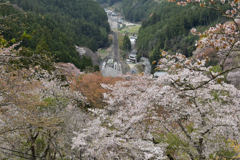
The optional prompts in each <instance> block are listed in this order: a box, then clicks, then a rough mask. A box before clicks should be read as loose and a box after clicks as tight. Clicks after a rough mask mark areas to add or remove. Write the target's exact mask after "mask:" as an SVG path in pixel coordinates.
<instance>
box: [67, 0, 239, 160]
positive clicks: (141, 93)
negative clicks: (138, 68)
mask: <svg viewBox="0 0 240 160" xmlns="http://www.w3.org/2000/svg"><path fill="white" fill-rule="evenodd" d="M187 3H194V4H199V5H200V6H201V7H206V8H210V9H215V10H218V11H220V12H222V13H223V15H224V16H227V17H229V18H230V19H231V20H232V21H230V22H227V23H225V24H218V25H216V27H211V28H210V29H209V30H207V31H205V32H204V33H199V32H197V31H196V29H192V30H191V32H192V33H193V34H196V35H199V36H200V40H199V41H198V42H197V43H196V46H197V47H208V48H209V47H210V48H214V49H216V50H217V51H219V52H220V59H221V60H220V64H219V65H220V67H221V70H222V71H221V72H213V71H212V70H211V68H212V67H205V63H206V62H207V61H209V60H210V59H209V57H208V56H207V55H206V54H204V53H202V54H201V59H198V58H197V59H193V58H186V57H185V56H183V55H182V54H180V53H177V54H176V55H173V56H171V55H168V54H167V52H165V51H164V52H162V55H161V56H162V59H161V60H160V61H159V62H158V69H161V70H166V71H168V74H167V75H165V76H163V77H160V78H158V79H151V78H149V77H145V76H136V77H131V76H130V77H128V78H127V79H128V80H126V81H119V82H117V83H116V84H115V85H102V87H103V88H106V89H108V90H111V92H109V93H107V94H105V99H106V102H107V103H108V105H107V107H106V108H105V109H96V110H90V111H91V112H92V113H93V115H94V117H95V118H94V120H93V121H92V122H91V121H90V122H89V123H88V127H87V128H85V129H83V130H80V131H77V133H76V137H75V138H73V145H72V146H73V148H78V149H81V150H82V151H83V152H82V153H83V154H82V156H83V157H90V158H92V159H94V158H99V159H112V158H118V159H127V158H133V159H134V158H136V159H138V158H139V159H164V158H166V157H168V158H169V159H192V160H194V159H199V160H204V159H214V158H234V157H236V156H237V154H238V153H236V151H235V152H234V150H233V148H232V147H231V144H230V143H229V141H228V140H229V139H231V140H233V141H239V140H240V137H239V135H240V134H239V131H240V128H239V127H240V126H239V125H240V121H239V118H240V117H239V115H240V114H239V111H240V110H239V107H240V91H239V90H238V89H237V88H235V87H234V86H233V85H231V84H228V83H226V82H225V81H224V79H225V76H226V74H228V73H229V72H232V71H234V70H236V69H238V68H239V67H240V66H239V63H235V64H234V65H232V66H231V67H226V66H225V65H224V64H225V62H226V60H227V59H228V58H229V57H231V56H232V55H233V54H235V53H236V52H237V51H238V50H239V44H240V41H239V27H238V20H236V19H237V17H236V15H237V14H238V13H239V12H238V10H239V9H240V8H239V7H238V5H239V4H238V2H237V1H231V0H230V1H227V2H225V1H220V3H222V4H224V3H228V4H229V5H230V6H231V7H232V9H231V10H228V11H226V12H224V11H222V10H221V9H220V8H219V7H218V5H217V3H219V2H217V1H214V0H211V1H201V0H199V1H198V0H196V1H191V0H187V1H182V2H178V4H179V5H183V6H184V5H186V4H187ZM155 63H156V62H155Z"/></svg>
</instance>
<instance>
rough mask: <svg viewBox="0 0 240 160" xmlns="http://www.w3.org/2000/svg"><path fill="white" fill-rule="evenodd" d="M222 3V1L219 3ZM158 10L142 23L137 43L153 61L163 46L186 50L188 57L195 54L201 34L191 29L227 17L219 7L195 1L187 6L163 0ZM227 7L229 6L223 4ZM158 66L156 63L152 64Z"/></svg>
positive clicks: (210, 24)
mask: <svg viewBox="0 0 240 160" xmlns="http://www.w3.org/2000/svg"><path fill="white" fill-rule="evenodd" d="M217 5H218V4H217ZM156 6H157V10H156V12H155V13H153V14H151V16H150V18H149V19H147V20H144V21H143V22H142V27H141V28H140V30H139V33H138V39H137V47H138V48H139V49H141V50H143V52H144V54H145V55H146V56H147V54H148V53H150V52H152V55H151V56H150V57H149V58H150V61H151V62H153V61H158V60H159V59H160V57H159V55H160V54H161V52H160V49H161V50H165V51H168V52H169V53H170V54H171V53H176V52H179V53H182V54H184V55H186V56H187V57H191V56H192V51H194V50H195V49H196V47H195V41H196V40H198V36H194V35H192V34H191V33H190V29H191V28H193V27H195V28H199V26H203V27H200V28H206V27H207V28H208V27H209V26H213V25H215V24H216V23H219V22H225V21H226V20H227V19H226V18H222V17H221V13H220V12H218V11H215V10H209V9H206V8H200V7H195V6H193V5H191V4H188V5H187V6H184V7H182V6H177V5H176V3H170V2H165V1H162V2H161V3H160V4H156ZM220 7H221V8H222V9H223V10H227V9H228V6H225V5H221V6H220ZM152 69H153V70H154V69H155V66H154V65H153V66H152Z"/></svg>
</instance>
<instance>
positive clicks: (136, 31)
mask: <svg viewBox="0 0 240 160" xmlns="http://www.w3.org/2000/svg"><path fill="white" fill-rule="evenodd" d="M140 27H141V25H135V26H132V27H130V28H129V33H130V34H137V33H138V30H139V28H140Z"/></svg>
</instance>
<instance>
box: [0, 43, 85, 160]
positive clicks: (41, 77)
mask: <svg viewBox="0 0 240 160" xmlns="http://www.w3.org/2000/svg"><path fill="white" fill-rule="evenodd" d="M1 42H4V43H1V52H0V57H1V59H0V71H1V75H0V113H1V114H0V128H1V129H0V130H1V132H0V142H1V149H2V148H5V151H6V149H11V150H13V151H17V153H18V154H17V155H18V156H20V157H21V156H22V157H25V156H26V155H28V157H25V158H29V156H30V158H31V159H37V157H43V158H63V157H65V158H69V157H72V153H71V152H72V151H71V148H70V147H66V146H67V143H66V141H69V140H68V139H67V138H66V134H65V133H66V132H67V131H66V132H63V129H64V130H66V128H67V127H66V125H65V124H64V121H65V120H66V119H67V118H69V115H72V114H73V108H77V106H79V105H84V103H85V100H86V98H85V97H84V96H82V94H81V93H80V92H78V91H73V90H72V89H71V88H70V87H69V83H70V82H69V81H67V80H64V81H63V80H62V79H61V78H59V77H61V74H60V71H59V70H58V69H55V70H52V71H51V72H49V71H46V70H44V69H42V68H41V66H40V65H37V66H34V64H45V63H48V62H49V58H48V57H46V58H45V59H42V57H38V56H35V55H33V56H32V57H24V56H20V55H19V52H20V50H21V49H19V50H15V49H14V48H16V47H17V46H18V45H19V44H20V42H19V43H14V44H13V45H10V46H9V43H8V42H7V41H5V40H3V39H2V41H1ZM8 46H9V47H8ZM21 58H26V59H28V60H29V61H30V62H32V63H30V64H29V66H25V65H23V64H21V63H11V62H12V61H15V60H20V59H21ZM45 60H46V61H45ZM48 65H54V64H48ZM75 113H77V114H78V115H81V113H79V112H75ZM82 114H83V113H82ZM75 117H76V116H75ZM72 130H73V129H72ZM68 132H69V131H68ZM71 133H72V132H71ZM69 145H70V144H69ZM7 151H8V152H7V153H5V152H1V157H2V158H10V157H12V156H11V154H13V153H12V152H10V155H8V154H9V150H7ZM15 153H16V152H15ZM13 155H14V154H13ZM14 158H16V154H15V156H14Z"/></svg>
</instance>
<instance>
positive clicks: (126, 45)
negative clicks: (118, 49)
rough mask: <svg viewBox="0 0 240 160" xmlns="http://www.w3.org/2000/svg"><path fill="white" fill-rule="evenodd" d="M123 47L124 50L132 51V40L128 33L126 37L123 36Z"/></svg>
mask: <svg viewBox="0 0 240 160" xmlns="http://www.w3.org/2000/svg"><path fill="white" fill-rule="evenodd" d="M122 49H123V50H124V51H130V50H131V42H130V39H129V37H128V34H125V36H124V38H123V46H122Z"/></svg>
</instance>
